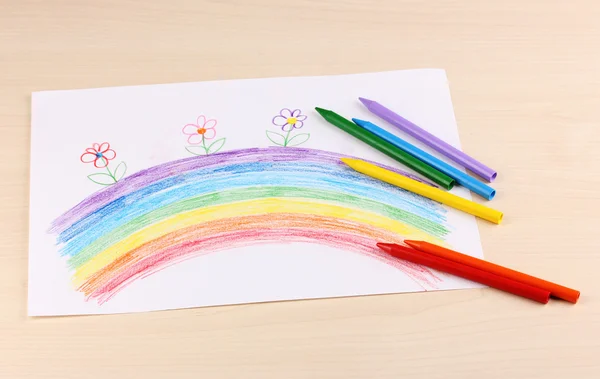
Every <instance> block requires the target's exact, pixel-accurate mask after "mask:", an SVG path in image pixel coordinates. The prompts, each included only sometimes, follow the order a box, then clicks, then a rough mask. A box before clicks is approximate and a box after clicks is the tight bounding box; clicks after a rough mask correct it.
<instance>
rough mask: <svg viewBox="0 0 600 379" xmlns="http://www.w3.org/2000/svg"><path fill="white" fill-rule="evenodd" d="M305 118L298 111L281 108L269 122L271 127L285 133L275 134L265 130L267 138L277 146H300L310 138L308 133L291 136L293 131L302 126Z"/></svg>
mask: <svg viewBox="0 0 600 379" xmlns="http://www.w3.org/2000/svg"><path fill="white" fill-rule="evenodd" d="M304 120H306V116H305V115H303V114H302V111H301V110H300V109H294V110H293V111H292V110H290V109H289V108H283V109H282V110H280V111H279V114H278V115H277V116H275V117H273V120H272V121H271V122H272V123H273V125H275V126H279V127H281V130H283V131H284V132H286V133H285V135H284V134H281V133H277V132H274V131H271V130H267V138H268V139H269V140H270V141H271V142H273V143H274V144H275V145H277V146H283V147H293V146H299V145H302V144H303V143H304V142H306V141H308V139H309V138H310V133H300V134H296V135H293V133H292V132H293V131H294V130H296V129H300V128H301V127H303V126H304Z"/></svg>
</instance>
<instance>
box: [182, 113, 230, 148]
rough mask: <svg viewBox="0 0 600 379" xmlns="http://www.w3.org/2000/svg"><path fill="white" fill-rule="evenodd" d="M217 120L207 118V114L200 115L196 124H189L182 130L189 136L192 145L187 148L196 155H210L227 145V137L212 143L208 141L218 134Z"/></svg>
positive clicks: (188, 139)
mask: <svg viewBox="0 0 600 379" xmlns="http://www.w3.org/2000/svg"><path fill="white" fill-rule="evenodd" d="M216 126H217V120H214V119H209V120H207V119H206V117H205V116H199V117H198V119H197V120H196V123H195V124H187V125H185V126H184V127H183V129H182V132H183V134H184V135H186V136H187V141H188V143H189V144H190V145H192V146H186V147H185V149H186V150H187V151H188V152H189V153H191V154H194V155H209V154H213V153H217V152H219V150H221V149H222V148H223V145H225V138H219V139H218V140H216V141H214V142H212V143H211V144H208V145H207V143H206V141H207V140H211V139H213V138H215V137H216V136H217V131H216V130H215V127H216Z"/></svg>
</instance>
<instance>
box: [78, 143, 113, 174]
mask: <svg viewBox="0 0 600 379" xmlns="http://www.w3.org/2000/svg"><path fill="white" fill-rule="evenodd" d="M116 156H117V153H115V151H114V150H113V149H111V148H110V144H109V143H108V142H104V143H102V144H97V143H95V144H93V145H92V147H91V148H90V147H88V148H87V149H85V153H83V154H81V157H80V158H79V159H80V160H81V161H82V162H83V163H92V162H93V163H94V166H96V168H104V167H106V166H108V161H111V160H113V159H115V158H116Z"/></svg>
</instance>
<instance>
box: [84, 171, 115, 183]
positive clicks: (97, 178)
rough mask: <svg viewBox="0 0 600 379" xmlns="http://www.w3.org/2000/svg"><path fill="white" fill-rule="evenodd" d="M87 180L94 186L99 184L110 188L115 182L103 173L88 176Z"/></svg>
mask: <svg viewBox="0 0 600 379" xmlns="http://www.w3.org/2000/svg"><path fill="white" fill-rule="evenodd" d="M88 179H89V180H91V181H92V182H94V183H96V184H100V185H102V186H110V185H111V184H115V183H116V182H115V180H114V179H113V177H112V176H110V175H109V174H105V173H103V172H99V173H96V174H90V175H88Z"/></svg>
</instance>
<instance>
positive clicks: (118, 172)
mask: <svg viewBox="0 0 600 379" xmlns="http://www.w3.org/2000/svg"><path fill="white" fill-rule="evenodd" d="M126 172H127V164H126V163H125V162H121V163H119V165H118V166H117V168H115V171H113V175H114V177H115V179H117V180H121V179H122V178H123V177H124V176H125V173H126Z"/></svg>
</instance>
